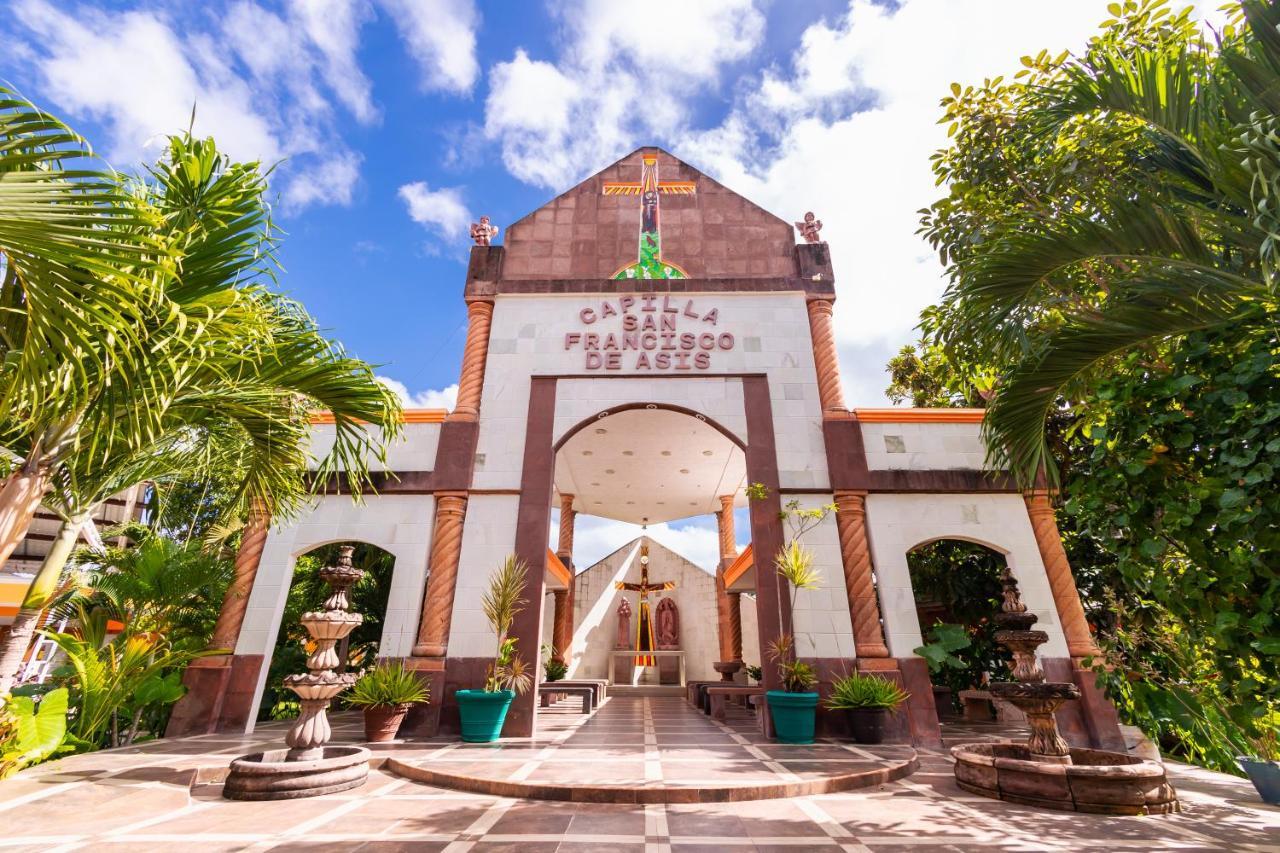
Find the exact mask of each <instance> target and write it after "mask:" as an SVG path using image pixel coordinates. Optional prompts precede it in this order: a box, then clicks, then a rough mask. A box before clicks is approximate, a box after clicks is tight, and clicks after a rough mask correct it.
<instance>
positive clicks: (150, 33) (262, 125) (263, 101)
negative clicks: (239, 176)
mask: <svg viewBox="0 0 1280 853" xmlns="http://www.w3.org/2000/svg"><path fill="white" fill-rule="evenodd" d="M182 11H183V7H181V6H179V7H175V9H174V10H170V11H165V10H161V9H149V8H144V9H140V10H135V11H122V12H114V11H105V10H98V9H93V8H90V7H88V6H77V7H71V6H68V5H54V4H52V3H50V2H47V0H19V2H18V3H17V4H16V5H15V6H14V12H15V18H16V20H17V22H18V25H19V26H20V27H22V28H25V33H24V35H29V36H32V37H33V38H32V39H31V42H30V43H29V44H27V45H26V46H25V48H24V53H25V55H27V57H28V64H29V65H30V66H31V67H32V73H33V74H34V75H35V77H36V79H37V80H38V82H39V84H40V94H41V96H42V99H47V100H48V101H51V102H52V103H53V104H55V105H56V106H57V107H58V108H59V109H60V110H65V111H66V112H67V113H68V117H69V118H71V119H73V120H76V119H85V118H89V119H92V120H94V121H96V122H98V123H99V124H101V125H102V127H103V129H104V131H105V140H106V145H105V146H104V150H105V153H106V154H107V155H108V156H109V157H110V159H112V160H113V161H115V164H116V165H117V166H118V167H121V168H129V167H131V166H132V165H133V164H135V163H136V162H137V161H139V160H146V159H150V158H152V157H154V156H155V155H156V153H157V152H158V149H159V146H160V145H161V143H162V142H163V140H164V137H165V136H166V135H167V134H171V133H176V132H178V131H180V130H182V129H184V128H186V127H187V125H188V123H189V122H190V120H191V113H192V109H193V107H194V109H195V126H194V129H195V132H196V133H197V134H201V135H213V136H215V138H216V139H217V140H218V144H219V146H220V147H221V148H222V149H223V150H224V151H225V152H226V153H227V154H228V155H230V156H231V157H233V158H235V159H237V160H261V161H262V162H263V163H264V164H266V165H273V164H275V163H276V162H277V161H282V160H283V161H284V162H283V163H282V164H281V166H280V168H279V170H278V171H277V173H276V178H277V180H279V181H280V182H281V186H283V187H284V190H283V195H284V198H285V202H286V205H288V206H290V207H294V208H297V207H301V206H304V205H307V204H315V203H324V204H346V203H349V202H350V200H351V196H352V191H353V188H354V187H355V185H356V183H357V181H358V178H359V163H360V158H359V156H358V155H357V154H355V153H354V152H353V151H352V150H351V149H350V148H349V147H348V146H347V145H346V144H345V143H344V142H343V141H342V138H341V136H340V135H339V134H338V132H337V130H336V127H335V122H336V115H335V106H334V101H335V100H336V101H337V102H338V103H340V104H341V105H342V106H343V107H344V108H346V109H347V110H348V111H349V112H350V113H351V114H352V115H353V116H354V117H355V118H356V119H357V120H358V121H361V122H369V121H373V120H375V119H376V118H377V110H376V108H375V107H374V105H373V101H372V97H371V92H370V84H369V81H368V80H367V79H366V78H365V77H364V75H363V74H362V73H361V72H360V69H359V66H358V63H357V61H356V48H357V46H358V43H359V31H360V27H361V25H362V24H363V22H364V21H365V20H366V19H367V17H368V14H367V9H366V8H365V5H364V3H363V2H362V0H346V2H325V3H321V4H314V3H311V2H306V0H298V1H297V2H292V3H290V5H289V6H288V7H287V9H286V10H285V11H284V12H282V13H281V14H276V13H274V12H271V11H268V10H265V9H263V8H261V7H259V6H256V5H252V4H249V3H244V2H241V3H236V4H235V5H233V6H231V7H230V8H229V9H228V10H227V12H226V14H225V15H224V16H222V17H221V18H220V19H219V23H218V25H217V26H218V29H217V30H204V29H201V28H200V26H199V23H200V21H199V20H196V19H187V18H182V17H180V13H181V12H182Z"/></svg>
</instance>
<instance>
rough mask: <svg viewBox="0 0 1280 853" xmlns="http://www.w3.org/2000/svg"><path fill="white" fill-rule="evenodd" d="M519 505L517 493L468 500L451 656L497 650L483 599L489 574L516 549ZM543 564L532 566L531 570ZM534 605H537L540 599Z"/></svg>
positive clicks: (475, 654) (451, 635) (480, 655)
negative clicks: (482, 603) (482, 604)
mask: <svg viewBox="0 0 1280 853" xmlns="http://www.w3.org/2000/svg"><path fill="white" fill-rule="evenodd" d="M518 506H519V498H518V497H516V496H515V495H472V496H471V497H470V499H469V500H468V501H467V516H466V521H465V522H464V524H463V529H462V556H461V557H460V562H459V564H458V587H457V591H456V592H455V593H454V598H453V621H452V623H451V624H450V628H449V657H453V658H457V657H486V656H490V657H491V656H492V655H493V653H494V646H495V644H496V643H497V636H496V635H495V634H494V633H493V631H491V630H490V629H489V623H488V621H487V620H486V619H485V617H484V612H483V611H482V610H481V608H480V601H481V599H482V597H483V596H484V591H485V589H486V588H487V587H488V585H489V576H490V575H491V574H493V572H494V571H495V570H496V569H497V568H498V567H499V566H500V565H501V564H502V561H503V560H505V559H506V558H507V556H508V555H510V554H511V553H512V552H513V551H514V550H515V544H516V510H517V508H518ZM542 568H543V567H542V566H537V567H531V571H539V570H542ZM531 606H534V607H537V606H538V603H537V602H534V603H533V604H532V605H531Z"/></svg>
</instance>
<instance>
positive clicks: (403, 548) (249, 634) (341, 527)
mask: <svg viewBox="0 0 1280 853" xmlns="http://www.w3.org/2000/svg"><path fill="white" fill-rule="evenodd" d="M434 516H435V498H434V497H432V496H430V495H369V496H366V497H365V499H364V503H363V504H356V503H355V502H354V501H352V499H351V498H350V497H349V496H346V495H325V496H323V497H320V498H318V499H317V500H315V501H314V502H313V504H312V506H311V508H310V509H309V510H304V511H303V512H302V514H301V515H300V516H299V517H298V518H297V519H296V520H295V521H293V522H291V523H289V524H286V525H282V526H279V527H273V528H272V530H271V532H270V533H269V534H268V536H267V542H266V545H265V546H264V547H263V550H262V562H261V563H260V564H259V566H258V575H257V577H256V579H255V581H254V585H253V592H252V593H251V594H250V595H249V605H248V608H247V609H246V611H245V619H244V625H243V627H242V628H241V630H240V638H239V641H238V642H237V643H236V654H241V655H264V662H263V666H262V672H261V673H260V675H259V681H258V689H257V694H256V695H255V697H254V706H255V707H256V706H257V703H258V702H259V701H260V700H261V698H262V690H263V686H264V685H265V683H266V677H267V665H268V664H269V663H270V661H271V653H272V650H273V649H274V648H275V642H276V636H277V635H278V634H279V632H280V617H281V615H282V613H283V611H284V603H285V599H286V598H287V597H288V594H289V584H290V583H291V582H292V580H293V567H294V564H295V562H296V561H297V558H298V557H300V556H301V555H303V554H305V553H307V552H308V551H311V550H313V549H315V548H317V547H319V546H320V545H325V544H328V543H330V542H348V541H359V542H367V543H369V544H371V545H377V546H378V547H379V548H383V549H385V550H387V551H389V552H391V553H392V554H393V555H395V558H396V562H395V568H394V570H393V573H392V578H391V593H390V598H389V599H388V602H387V613H386V616H385V618H384V621H383V627H382V639H381V641H380V643H379V652H380V653H382V654H385V655H390V656H403V655H407V654H408V653H409V650H410V649H411V648H412V647H413V643H414V640H415V639H416V638H417V631H418V615H419V614H420V613H421V612H422V595H423V591H424V588H425V585H426V575H427V555H428V553H429V552H430V550H431V532H432V527H433V523H434Z"/></svg>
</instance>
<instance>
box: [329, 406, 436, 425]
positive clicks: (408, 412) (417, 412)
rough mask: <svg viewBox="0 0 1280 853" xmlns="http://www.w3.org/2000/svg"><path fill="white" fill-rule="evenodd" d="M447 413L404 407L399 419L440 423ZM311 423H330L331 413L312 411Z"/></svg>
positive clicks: (402, 421) (411, 422) (414, 422)
mask: <svg viewBox="0 0 1280 853" xmlns="http://www.w3.org/2000/svg"><path fill="white" fill-rule="evenodd" d="M448 414H449V410H448V409H405V410H404V416H403V417H402V418H401V419H400V421H401V423H406V424H442V423H444V419H445V416H446V415H448ZM311 423H313V424H331V423H333V413H332V412H312V413H311Z"/></svg>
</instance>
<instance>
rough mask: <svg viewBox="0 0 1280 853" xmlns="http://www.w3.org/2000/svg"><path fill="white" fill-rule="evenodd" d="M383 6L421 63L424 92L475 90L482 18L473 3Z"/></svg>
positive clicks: (448, 0)
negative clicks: (477, 52)
mask: <svg viewBox="0 0 1280 853" xmlns="http://www.w3.org/2000/svg"><path fill="white" fill-rule="evenodd" d="M382 5H383V7H384V8H385V9H386V10H387V12H388V13H389V14H390V15H391V17H392V19H393V20H394V21H395V22H396V27H397V28H398V29H399V30H400V37H401V39H402V40H403V41H404V43H405V47H406V48H407V49H408V51H409V54H410V55H411V56H412V57H413V58H414V60H415V61H416V62H417V63H418V68H419V71H420V72H421V77H422V80H421V82H422V87H423V88H424V89H427V90H428V91H430V90H435V89H439V90H443V91H447V92H457V93H461V94H465V93H467V92H470V91H471V87H472V86H474V85H475V82H476V77H477V76H479V74H480V65H479V63H477V62H476V30H477V28H478V27H479V25H480V16H479V14H478V13H477V12H476V7H475V4H474V3H473V2H472V0H382Z"/></svg>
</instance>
